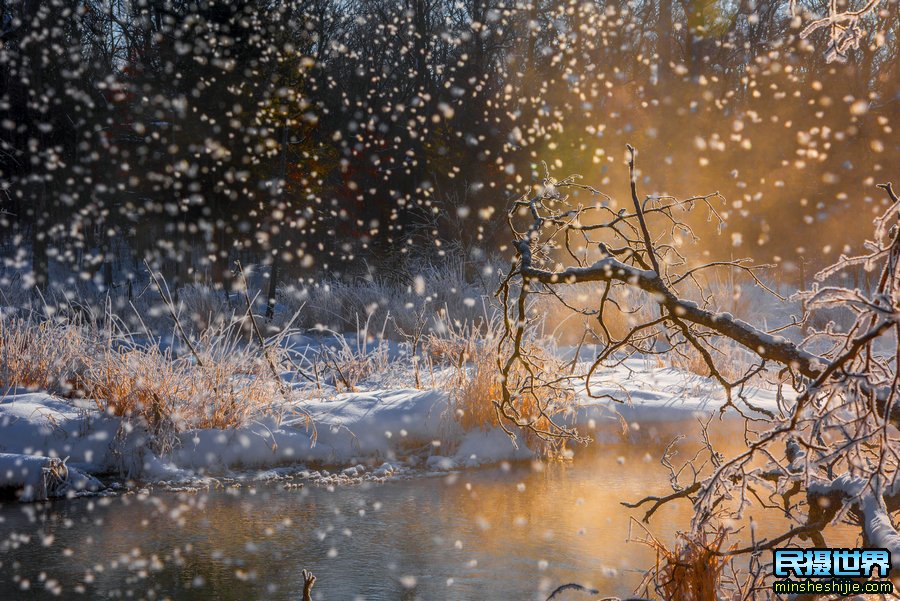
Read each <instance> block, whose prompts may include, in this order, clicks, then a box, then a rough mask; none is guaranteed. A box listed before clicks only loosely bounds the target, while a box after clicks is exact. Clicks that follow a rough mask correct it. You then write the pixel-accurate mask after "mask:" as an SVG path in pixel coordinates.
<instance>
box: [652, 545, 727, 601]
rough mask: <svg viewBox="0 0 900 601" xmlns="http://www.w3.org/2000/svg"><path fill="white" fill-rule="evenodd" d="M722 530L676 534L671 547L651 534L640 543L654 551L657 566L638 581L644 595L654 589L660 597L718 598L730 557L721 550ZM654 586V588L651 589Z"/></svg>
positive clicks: (690, 600)
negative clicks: (696, 533) (711, 533)
mask: <svg viewBox="0 0 900 601" xmlns="http://www.w3.org/2000/svg"><path fill="white" fill-rule="evenodd" d="M726 538H727V532H726V531H725V530H719V531H718V532H717V533H715V534H714V535H709V534H706V533H703V534H699V535H688V534H685V533H679V535H678V539H677V540H676V542H675V547H674V549H669V548H667V547H666V546H665V545H664V544H663V543H662V542H660V541H659V540H657V539H656V538H654V537H652V536H649V534H648V536H647V538H642V539H640V540H639V542H642V543H644V544H647V545H649V546H650V547H652V548H653V549H655V550H656V565H655V567H654V568H653V569H651V570H650V571H649V572H648V574H647V576H646V577H645V579H644V582H643V583H642V584H641V587H640V588H641V589H643V594H645V595H648V596H649V595H651V594H653V592H655V593H656V594H657V595H659V596H660V598H662V599H673V600H674V599H677V600H678V601H718V599H720V596H719V595H720V594H721V593H722V592H723V591H724V590H725V586H724V583H723V579H724V576H725V569H726V567H727V566H728V565H729V562H730V558H729V556H728V554H727V553H723V552H722V546H723V545H724V543H725V539H726ZM651 589H653V590H651Z"/></svg>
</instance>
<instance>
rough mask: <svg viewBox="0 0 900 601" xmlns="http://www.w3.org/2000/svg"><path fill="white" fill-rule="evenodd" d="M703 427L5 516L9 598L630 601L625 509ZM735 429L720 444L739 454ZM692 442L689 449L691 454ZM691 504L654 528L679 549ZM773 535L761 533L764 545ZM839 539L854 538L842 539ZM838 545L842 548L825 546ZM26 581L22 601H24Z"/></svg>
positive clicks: (633, 579) (655, 487)
mask: <svg viewBox="0 0 900 601" xmlns="http://www.w3.org/2000/svg"><path fill="white" fill-rule="evenodd" d="M696 431H697V426H696V424H695V423H692V422H686V423H676V424H665V425H660V424H656V425H645V426H644V427H643V428H642V429H641V430H639V431H634V432H631V433H629V435H628V437H629V439H630V440H628V441H623V440H621V439H620V440H618V441H615V442H607V443H604V444H602V445H597V446H596V447H595V448H594V449H592V450H590V451H586V452H581V453H580V454H579V456H578V457H577V458H576V460H575V461H574V462H573V463H569V464H563V463H546V464H539V465H524V464H522V465H511V466H503V467H494V468H489V469H483V470H477V471H468V472H462V473H457V474H450V475H443V476H432V477H421V478H416V479H410V480H402V481H395V482H391V483H388V484H384V485H361V486H353V487H344V488H338V489H336V490H333V491H329V490H327V489H324V488H318V487H315V486H309V485H307V486H306V487H305V488H303V489H301V490H296V491H287V490H282V489H281V488H280V487H279V486H277V485H269V484H262V483H256V484H253V483H250V484H245V485H244V486H243V487H241V488H240V489H228V490H217V491H211V492H208V493H199V494H191V493H178V494H176V493H162V492H160V493H153V494H150V495H137V496H124V497H114V498H103V499H80V500H74V501H66V502H57V503H51V504H47V505H15V504H7V505H3V506H0V519H2V522H0V575H2V576H0V599H40V598H49V597H51V596H52V593H54V592H56V593H62V597H63V598H70V597H74V596H76V593H78V592H82V593H85V595H84V596H85V598H97V597H101V596H102V597H105V598H126V597H127V598H146V599H152V598H155V599H159V598H175V599H222V600H231V599H234V600H238V599H240V600H246V599H283V600H297V599H300V596H301V592H302V590H303V581H302V577H301V575H300V571H301V570H302V569H303V568H308V569H311V570H312V571H313V572H314V573H315V574H316V575H317V576H318V581H317V583H316V587H315V589H314V593H315V595H314V598H318V599H328V600H331V601H334V600H343V599H428V600H432V599H470V600H476V599H479V600H482V599H544V598H546V596H547V594H548V593H549V591H550V590H552V589H553V588H555V586H557V585H558V584H561V583H564V582H573V581H574V582H580V583H582V584H585V585H589V586H592V587H594V588H598V589H600V590H601V591H602V592H603V593H605V594H610V595H612V594H618V595H623V594H627V593H629V592H631V591H632V590H633V588H634V587H635V585H636V584H637V583H638V582H639V581H640V579H641V576H642V574H641V572H640V568H642V567H646V566H648V565H650V564H651V563H652V562H653V558H654V555H653V552H652V551H651V550H650V549H648V548H646V547H643V546H641V545H639V544H635V543H631V544H626V543H625V540H626V538H627V536H628V516H629V515H636V516H639V515H641V514H640V513H638V512H633V511H631V510H627V509H625V508H624V507H622V506H621V505H620V501H622V500H633V499H636V498H639V497H641V496H643V495H645V494H648V493H652V492H656V491H660V492H665V491H666V490H667V489H666V486H667V473H666V471H665V470H664V469H663V468H662V467H661V466H660V465H659V463H658V458H659V456H660V455H661V454H662V451H663V449H664V447H665V445H666V444H667V443H668V442H669V441H670V440H671V439H672V437H673V436H675V435H676V434H678V433H683V432H696ZM736 434H737V432H736V431H735V429H734V428H733V427H732V426H723V425H721V424H719V425H718V426H717V427H716V429H715V430H714V439H715V440H717V441H718V442H717V444H718V445H719V446H720V448H722V449H723V450H725V451H734V450H737V449H738V448H740V446H741V445H742V443H741V438H740V436H739V435H736ZM689 450H690V445H688V446H687V447H686V448H685V449H684V453H683V454H682V456H686V454H687V452H688V451H689ZM689 519H690V506H689V505H688V504H687V503H684V502H682V503H681V504H678V505H669V506H667V507H664V508H662V509H661V510H660V511H658V512H657V514H656V515H655V517H654V520H653V523H652V528H653V531H654V534H656V535H658V536H659V537H661V538H663V539H668V540H671V538H672V536H673V535H674V533H675V531H676V530H677V529H684V528H685V527H686V526H687V524H688V521H689ZM778 526H779V525H778V524H771V523H765V522H764V523H763V524H762V525H761V527H760V529H759V533H760V534H759V535H760V536H765V535H766V534H767V532H772V531H774V529H775V528H777V527H778ZM839 536H842V537H844V538H848V537H849V538H848V540H846V541H844V542H849V543H852V542H854V539H853V538H852V536H851V535H850V534H849V533H848V532H846V531H844V532H840V533H839ZM830 542H832V544H833V543H834V542H837V540H835V541H830ZM24 581H27V583H28V584H27V587H28V588H27V590H23V586H24Z"/></svg>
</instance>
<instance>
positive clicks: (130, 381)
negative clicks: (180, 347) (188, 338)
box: [0, 317, 279, 434]
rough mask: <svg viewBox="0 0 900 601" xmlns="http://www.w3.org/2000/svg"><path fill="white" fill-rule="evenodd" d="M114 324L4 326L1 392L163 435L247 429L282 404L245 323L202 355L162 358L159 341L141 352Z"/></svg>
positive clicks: (7, 322)
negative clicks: (82, 403) (131, 421)
mask: <svg viewBox="0 0 900 601" xmlns="http://www.w3.org/2000/svg"><path fill="white" fill-rule="evenodd" d="M114 323H115V322H114V320H107V322H106V323H105V324H100V323H99V322H96V321H88V320H86V319H80V318H77V317H74V318H72V319H63V318H58V319H54V320H50V319H45V320H38V319H35V318H29V319H3V320H0V387H2V388H5V389H11V388H26V389H32V390H46V391H49V392H52V393H56V394H60V395H63V396H66V397H70V398H71V397H80V398H88V399H93V400H94V402H95V403H96V404H97V407H98V409H100V410H101V411H104V412H107V413H109V414H111V415H116V416H122V417H129V418H137V419H139V420H141V421H143V422H144V423H145V424H146V425H147V426H148V428H149V429H150V430H151V432H154V433H155V434H161V433H164V432H171V431H180V430H184V429H187V428H233V427H237V426H240V425H244V424H246V423H247V422H248V421H249V420H250V419H251V418H252V417H253V416H256V415H260V414H262V413H265V412H267V411H268V410H269V409H271V407H272V403H273V401H275V400H277V398H278V395H279V387H278V385H277V383H276V382H275V381H274V378H273V377H272V376H271V374H270V372H269V369H268V366H267V364H266V362H265V359H264V357H263V356H262V353H261V352H258V351H257V350H256V349H254V348H253V347H251V346H249V345H247V344H245V342H244V337H243V336H242V335H241V333H240V329H241V326H240V322H233V323H231V324H229V325H227V326H224V327H222V328H210V329H207V330H206V331H205V332H204V333H202V334H200V335H199V337H198V338H197V339H195V340H194V341H193V347H194V350H195V351H196V355H195V354H194V353H191V352H184V353H182V354H180V355H177V354H176V353H175V351H173V350H171V349H168V350H162V349H161V346H160V345H159V344H158V343H157V342H156V341H153V340H151V341H149V342H147V343H145V344H138V342H137V341H136V340H135V339H134V338H133V337H131V336H129V335H127V334H124V333H122V332H121V331H120V330H118V329H117V328H116V327H115V325H114ZM270 352H272V351H271V350H270ZM275 352H278V351H277V349H276V351H275Z"/></svg>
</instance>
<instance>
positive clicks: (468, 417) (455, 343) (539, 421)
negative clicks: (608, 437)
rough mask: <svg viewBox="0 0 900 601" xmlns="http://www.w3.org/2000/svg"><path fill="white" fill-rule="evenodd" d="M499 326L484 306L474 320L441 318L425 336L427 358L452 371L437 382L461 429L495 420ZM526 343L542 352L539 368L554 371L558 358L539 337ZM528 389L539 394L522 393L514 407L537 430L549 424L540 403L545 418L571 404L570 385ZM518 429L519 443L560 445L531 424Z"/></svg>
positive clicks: (540, 448) (543, 448) (540, 447)
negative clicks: (435, 328) (440, 323)
mask: <svg viewBox="0 0 900 601" xmlns="http://www.w3.org/2000/svg"><path fill="white" fill-rule="evenodd" d="M500 327H501V326H500V320H499V316H498V315H496V314H494V313H488V312H485V315H484V317H483V318H482V319H480V320H478V321H477V322H474V323H467V324H460V323H458V322H456V323H454V322H449V323H448V322H445V323H444V324H443V327H442V328H441V334H439V335H438V334H435V335H431V336H429V337H428V339H427V340H426V342H425V345H424V347H425V352H426V353H427V358H428V360H429V361H431V362H433V363H434V364H436V365H440V364H443V365H446V366H450V367H452V376H451V377H449V378H447V379H445V381H444V382H443V387H444V388H445V389H447V391H448V392H449V393H450V399H451V411H452V413H453V417H454V419H455V421H456V422H457V423H458V424H459V426H460V427H461V428H462V429H463V431H471V430H475V429H479V430H483V431H487V430H491V429H494V428H497V427H499V425H500V417H499V415H498V412H497V409H496V406H495V405H494V402H495V401H499V400H500V398H501V394H502V387H501V382H500V371H499V370H498V368H497V345H498V344H499V342H500V335H501V329H500ZM529 344H530V347H531V349H532V351H533V352H534V353H536V354H540V355H542V356H544V357H545V358H546V359H545V361H546V365H545V369H547V370H549V371H555V372H557V373H560V372H561V371H562V369H563V365H562V362H561V361H559V360H557V359H556V358H555V357H554V356H553V353H552V352H549V349H544V348H542V347H541V342H540V341H537V340H531V341H530V343H529ZM524 376H525V374H524V373H516V374H514V376H513V377H516V378H521V377H524ZM534 392H535V393H536V394H539V395H540V396H534V395H527V394H526V395H523V396H522V398H521V399H520V400H519V402H518V403H517V407H516V408H517V410H518V412H519V415H520V416H521V417H522V418H524V419H525V420H533V422H534V423H533V425H534V426H535V428H536V429H538V430H549V429H550V428H549V424H548V423H547V417H544V416H542V415H541V409H543V410H544V412H545V413H546V414H547V415H549V416H550V417H551V418H556V417H558V416H560V415H561V414H564V413H567V412H568V411H569V410H570V409H571V408H572V402H573V400H574V394H571V392H570V391H567V390H562V389H557V388H552V387H541V388H539V389H535V391H534ZM508 425H509V424H507V426H508ZM521 432H522V435H523V437H524V439H525V443H526V444H527V445H528V447H529V448H531V449H532V450H534V451H537V452H539V453H544V454H547V455H550V454H555V453H557V452H561V451H562V450H563V449H562V448H555V447H554V446H553V445H550V444H548V441H546V440H542V439H541V438H540V437H538V436H537V435H536V434H534V433H533V432H532V431H531V430H527V429H522V430H521Z"/></svg>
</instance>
